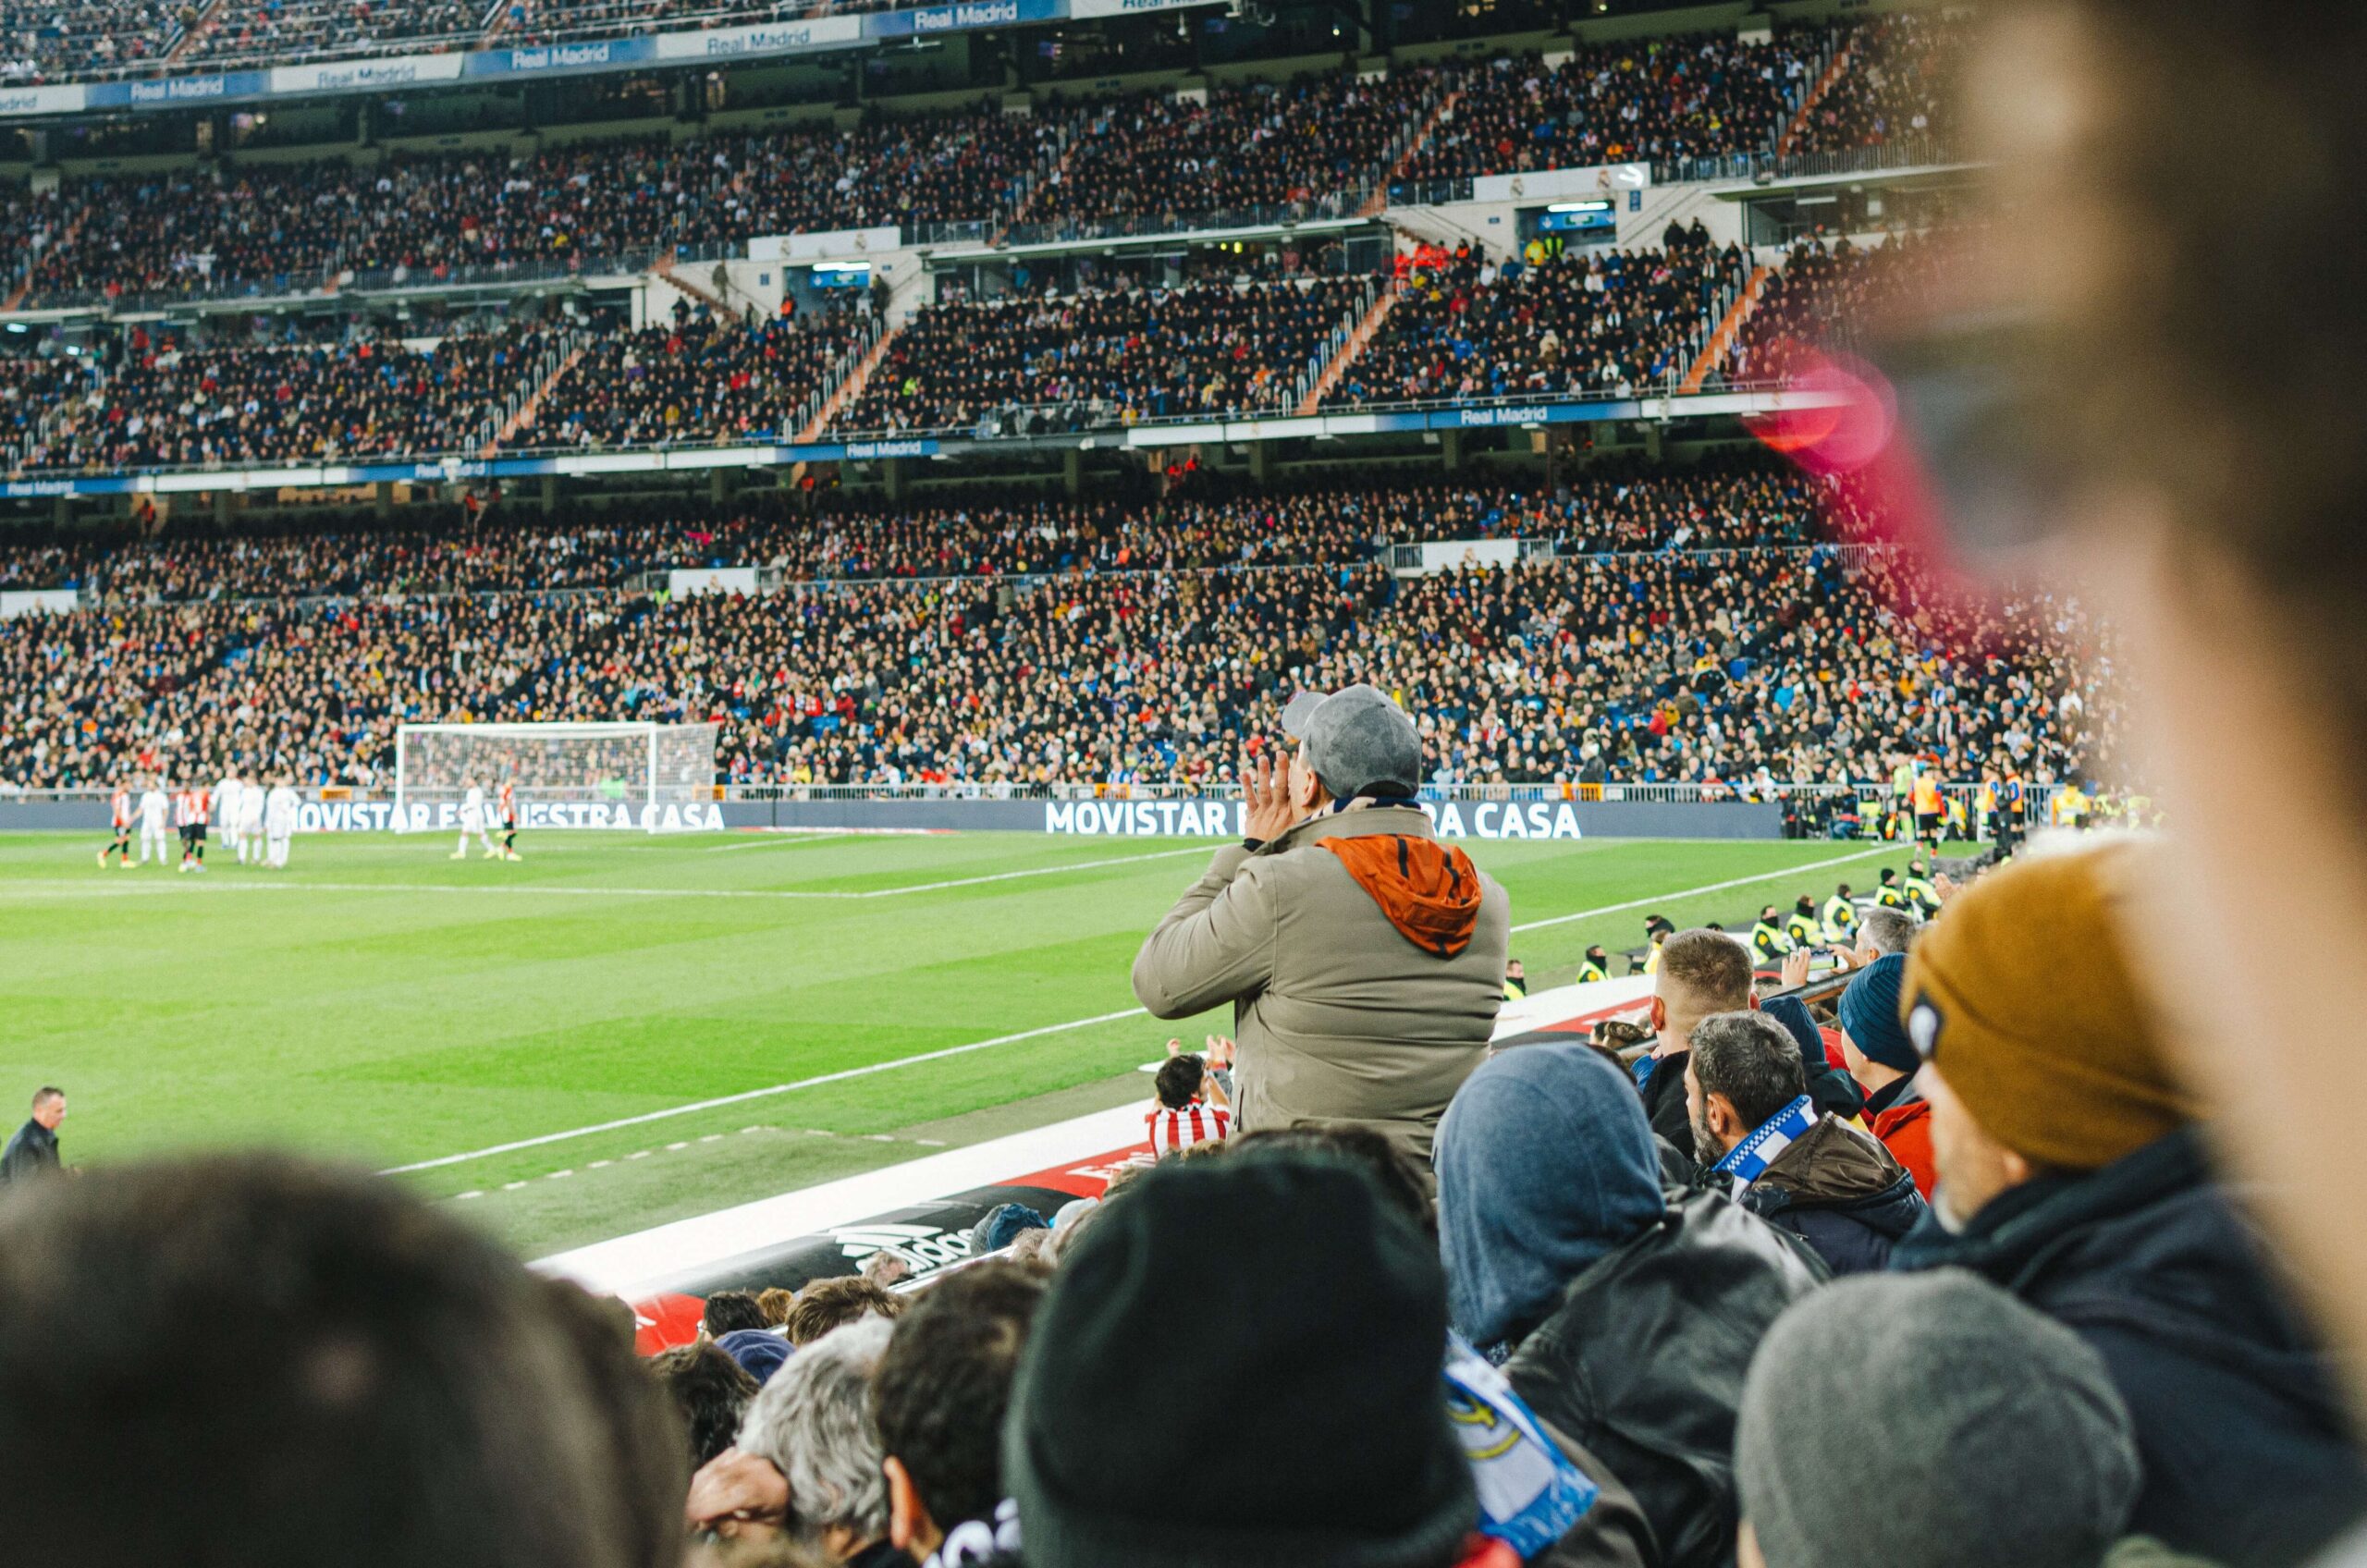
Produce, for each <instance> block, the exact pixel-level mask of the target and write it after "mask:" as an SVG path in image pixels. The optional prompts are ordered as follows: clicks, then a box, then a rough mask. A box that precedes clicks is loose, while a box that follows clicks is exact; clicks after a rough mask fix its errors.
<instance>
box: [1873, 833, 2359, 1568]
mask: <svg viewBox="0 0 2367 1568" xmlns="http://www.w3.org/2000/svg"><path fill="white" fill-rule="evenodd" d="M2140 869H2141V861H2140V852H2139V849H2138V847H2137V846H2131V845H2127V844H2121V845H2116V846H2113V847H2109V848H2103V849H2095V850H2089V851H2079V852H2070V853H2063V854H2057V855H2054V856H2051V857H2048V858H2044V859H2039V860H2024V861H2018V862H2017V863H2016V864H2013V865H2011V866H2009V867H2007V868H2006V869H2005V870H2004V871H2000V872H1996V873H1993V874H1992V875H1991V876H1987V877H1985V878H1983V879H1982V880H1981V881H1980V882H1978V883H1976V884H1974V885H1973V887H1972V888H1969V889H1968V890H1967V891H1966V892H1964V893H1963V894H1961V895H1959V896H1958V897H1957V898H1956V900H1953V901H1952V902H1951V903H1950V905H1949V907H1948V909H1947V911H1946V913H1945V914H1944V917H1943V918H1942V919H1940V920H1939V921H1938V922H1937V923H1936V924H1934V925H1933V926H1932V929H1931V930H1929V931H1928V932H1926V933H1925V934H1924V935H1923V937H1921V939H1919V941H1918V942H1917V943H1916V945H1915V949H1914V951H1913V952H1912V953H1911V954H1910V955H1909V956H1908V958H1907V970H1906V975H1905V982H1904V987H1903V992H1902V995H1903V998H1904V1001H1903V1006H1904V1008H1905V1010H1906V1020H1907V1033H1908V1035H1909V1037H1910V1038H1911V1039H1912V1040H1913V1041H1914V1042H1915V1044H1916V1046H1917V1047H1918V1049H1919V1052H1920V1053H1921V1055H1922V1058H1923V1066H1922V1069H1921V1072H1920V1073H1919V1082H1920V1083H1921V1084H1922V1085H1923V1091H1924V1094H1925V1096H1926V1097H1927V1098H1929V1099H1930V1101H1931V1103H1932V1114H1931V1121H1932V1150H1933V1153H1934V1156H1935V1158H1936V1162H1937V1166H1938V1174H1939V1186H1938V1191H1937V1194H1936V1195H1935V1197H1934V1200H1933V1201H1934V1206H1935V1208H1936V1211H1937V1216H1938V1218H1939V1219H1944V1220H1945V1221H1946V1225H1945V1227H1943V1226H1942V1225H1940V1224H1936V1223H1932V1224H1927V1225H1925V1226H1924V1227H1923V1228H1922V1229H1921V1230H1919V1231H1917V1232H1916V1233H1915V1234H1914V1235H1913V1236H1910V1237H1909V1238H1908V1239H1907V1242H1906V1243H1902V1245H1901V1246H1900V1247H1899V1248H1898V1250H1897V1252H1896V1253H1895V1256H1894V1258H1893V1264H1894V1266H1895V1267H1897V1268H1937V1267H1942V1266H1955V1267H1959V1268H1969V1269H1972V1270H1973V1271H1974V1272H1976V1273H1978V1274H1981V1276H1983V1277H1984V1278H1986V1279H1989V1280H1993V1281H1995V1282H1996V1283H1998V1284H2000V1285H2003V1286H2004V1287H2005V1288H2006V1289H2007V1290H2009V1291H2011V1292H2014V1294H2016V1295H2017V1296H2019V1297H2020V1298H2021V1299H2022V1300H2024V1301H2026V1302H2028V1303H2030V1305H2032V1306H2035V1307H2037V1308H2038V1309H2039V1310H2041V1311H2042V1312H2045V1313H2047V1314H2048V1315H2050V1316H2051V1317H2054V1318H2056V1319H2057V1320H2058V1321H2060V1322H2062V1323H2064V1324H2066V1325H2067V1326H2068V1327H2070V1328H2071V1329H2073V1330H2074V1331H2076V1332H2078V1333H2079V1335H2080V1336H2081V1337H2082V1338H2083V1339H2085V1340H2086V1341H2088V1342H2089V1343H2090V1344H2091V1345H2092V1346H2094V1347H2095V1349H2096V1351H2097V1352H2098V1354H2101V1355H2102V1356H2103V1360H2104V1364H2105V1366H2107V1367H2109V1368H2110V1369H2111V1373H2112V1378H2113V1382H2114V1385H2115V1386H2116V1388H2117V1389H2118V1390H2120V1394H2121V1397H2122V1399H2123V1400H2125V1401H2126V1402H2127V1403H2128V1408H2129V1412H2130V1415H2131V1416H2132V1417H2133V1419H2134V1421H2135V1425H2136V1432H2137V1443H2138V1450H2139V1452H2140V1456H2141V1458H2142V1460H2143V1464H2144V1476H2145V1484H2144V1488H2143V1491H2142V1493H2141V1495H2140V1498H2139V1500H2138V1504H2137V1509H2136V1513H2135V1518H2134V1526H2135V1528H2136V1529H2138V1530H2139V1531H2140V1532H2142V1533H2144V1534H2147V1535H2151V1536H2155V1537H2159V1538H2161V1539H2162V1540H2163V1541H2165V1543H2167V1544H2168V1545H2169V1546H2171V1547H2173V1548H2175V1549H2177V1550H2186V1551H2194V1552H2199V1553H2201V1554H2202V1555H2205V1556H2208V1557H2213V1558H2216V1559H2220V1560H2223V1561H2226V1562H2245V1563H2272V1564H2273V1563H2282V1562H2295V1561H2298V1560H2300V1558H2302V1557H2304V1556H2306V1555H2307V1554H2308V1553H2309V1552H2311V1551H2312V1550H2315V1549H2316V1548H2318V1547H2320V1546H2323V1545H2324V1543H2325V1542H2326V1541H2327V1540H2329V1539H2330V1538H2332V1537H2333V1536H2334V1535H2335V1534H2336V1531H2338V1530H2339V1529H2340V1528H2341V1527H2343V1526H2344V1525H2348V1524H2349V1523H2350V1522H2351V1521H2352V1520H2354V1519H2356V1518H2357V1517H2359V1516H2360V1515H2361V1513H2362V1512H2367V1466H2362V1464H2361V1460H2360V1456H2359V1454H2358V1452H2357V1451H2356V1449H2355V1448H2354V1447H2353V1444H2352V1438H2351V1435H2350V1431H2349V1425H2348V1423H2347V1421H2346V1420H2345V1418H2344V1415H2343V1414H2342V1412H2341V1411H2340V1409H2339V1408H2338V1407H2337V1404H2336V1394H2335V1386H2334V1378H2333V1370H2332V1367H2331V1366H2330V1365H2329V1363H2328V1361H2327V1359H2326V1357H2325V1356H2324V1354H2322V1353H2321V1352H2320V1351H2319V1350H2318V1349H2317V1347H2316V1346H2315V1345H2314V1344H2313V1343H2312V1341H2311V1340H2310V1338H2309V1336H2308V1335H2307V1334H2306V1333H2305V1332H2304V1330H2303V1329H2302V1327H2301V1325H2300V1321H2299V1320H2298V1318H2297V1317H2296V1316H2295V1314H2294V1312H2293V1310H2292V1308H2291V1307H2290V1305H2288V1304H2287V1301H2286V1300H2285V1298H2284V1295H2283V1293H2282V1292H2281V1291H2280V1290H2279V1289H2278V1287H2277V1285H2276V1284H2275V1280H2274V1277H2273V1275H2272V1273H2271V1270H2270V1265H2269V1264H2268V1263H2267V1261H2266V1260H2265V1258H2264V1256H2263V1250H2262V1241H2261V1238H2260V1237H2259V1235H2258V1234H2257V1233H2256V1232H2255V1231H2254V1230H2253V1228H2252V1226H2251V1224H2250V1220H2249V1219H2248V1218H2247V1217H2246V1216H2245V1214H2244V1213H2243V1211H2242V1210H2241V1209H2239V1208H2238V1207H2237V1205H2236V1204H2235V1203H2234V1202H2233V1201H2232V1200H2231V1198H2230V1196H2229V1194H2227V1192H2226V1190H2225V1189H2224V1188H2222V1187H2221V1186H2220V1185H2219V1184H2218V1182H2215V1181H2214V1179H2213V1177H2212V1175H2211V1172H2210V1170H2209V1167H2208V1165H2207V1163H2206V1161H2205V1158H2204V1155H2203V1149H2202V1145H2201V1139H2200V1134H2199V1131H2198V1129H2197V1128H2196V1127H2195V1126H2194V1125H2193V1120H2192V1118H2193V1107H2192V1102H2191V1100H2190V1099H2189V1096H2188V1095H2187V1093H2186V1091H2185V1090H2184V1089H2183V1088H2182V1087H2181V1086H2180V1085H2179V1084H2177V1082H2176V1080H2175V1079H2174V1078H2173V1077H2172V1076H2171V1074H2170V1072H2169V1070H2168V1067H2167V1064H2166V1063H2165V1061H2164V1060H2163V1058H2162V1055H2161V1052H2160V1049H2159V1047H2158V1043H2157V1039H2156V1035H2155V1032H2154V1030H2155V1025H2154V1023H2153V1021H2152V1017H2151V1015H2150V1014H2149V1012H2148V1011H2147V1009H2146V1007H2145V1006H2144V1004H2143V1003H2142V1001H2141V1000H2140V998H2139V997H2138V994H2137V991H2136V987H2135V984H2134V980H2133V977H2132V974H2131V971H2130V969H2129V965H2128V952H2127V948H2126V943H2127V940H2128V938H2127V936H2126V933H2125V929H2124V922H2125V919H2126V906H2127V900H2128V882H2129V879H2130V877H2131V876H2133V875H2135V874H2137V873H2138V872H2139V871H2140Z"/></svg>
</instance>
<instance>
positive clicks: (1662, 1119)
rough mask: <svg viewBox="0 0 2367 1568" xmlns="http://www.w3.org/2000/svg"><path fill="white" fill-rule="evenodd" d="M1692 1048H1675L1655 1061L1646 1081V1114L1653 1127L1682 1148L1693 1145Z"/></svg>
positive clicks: (1656, 1131) (1653, 1129)
mask: <svg viewBox="0 0 2367 1568" xmlns="http://www.w3.org/2000/svg"><path fill="white" fill-rule="evenodd" d="M1692 1056H1693V1053H1692V1052H1691V1051H1671V1052H1670V1053H1669V1054H1668V1055H1666V1056H1664V1057H1662V1058H1661V1059H1660V1060H1657V1061H1654V1062H1653V1063H1652V1075H1651V1077H1650V1078H1649V1079H1647V1080H1645V1082H1644V1086H1643V1087H1644V1114H1645V1116H1647V1117H1649V1118H1650V1120H1651V1123H1652V1131H1653V1132H1655V1133H1659V1134H1660V1135H1661V1136H1662V1137H1663V1138H1666V1139H1667V1140H1668V1141H1669V1142H1670V1143H1672V1144H1674V1145H1676V1146H1677V1147H1678V1148H1679V1149H1689V1148H1691V1147H1692V1146H1693V1113H1692V1112H1691V1111H1690V1110H1688V1109H1686V1105H1685V1064H1686V1061H1688V1060H1691V1059H1692Z"/></svg>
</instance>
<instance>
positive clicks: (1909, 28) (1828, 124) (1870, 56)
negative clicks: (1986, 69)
mask: <svg viewBox="0 0 2367 1568" xmlns="http://www.w3.org/2000/svg"><path fill="white" fill-rule="evenodd" d="M1970 37H1971V24H1970V23H1969V22H1968V21H1966V20H1965V19H1964V18H1962V17H1951V16H1949V15H1948V14H1947V13H1945V12H1924V11H1900V12H1895V13H1893V14H1891V15H1889V16H1886V17H1883V18H1878V19H1876V20H1872V21H1869V22H1867V23H1865V24H1863V26H1862V27H1860V28H1859V29H1858V31H1857V32H1856V33H1855V35H1854V37H1853V38H1852V40H1851V43H1850V51H1851V53H1850V59H1849V67H1848V68H1847V69H1846V70H1845V71H1844V72H1843V73H1842V74H1841V76H1840V77H1839V78H1838V79H1837V80H1834V83H1833V85H1832V86H1830V87H1829V88H1827V89H1826V90H1825V92H1824V94H1823V96H1821V97H1820V98H1819V99H1818V100H1817V101H1816V104H1815V106H1814V107H1813V108H1811V109H1810V110H1809V116H1808V118H1807V120H1806V121H1805V122H1803V123H1802V125H1801V127H1800V129H1799V131H1798V133H1797V135H1796V136H1795V137H1794V138H1793V140H1792V143H1791V150H1792V151H1793V152H1796V153H1838V152H1846V151H1849V150H1851V149H1853V148H1858V147H1882V146H1887V145H1890V144H1892V143H1895V142H1907V141H1928V142H1932V143H1936V144H1938V145H1939V146H1941V147H1942V148H1945V147H1948V146H1951V145H1953V144H1954V143H1955V142H1956V139H1957V133H1958V128H1957V126H1956V116H1955V114H1954V112H1953V108H1952V105H1953V104H1955V103H1956V100H1957V98H1958V97H1959V96H1960V94H1959V92H1958V90H1957V88H1958V79H1959V78H1960V77H1961V75H1962V72H1963V60H1964V55H1965V52H1966V49H1967V46H1968V42H1969V39H1970Z"/></svg>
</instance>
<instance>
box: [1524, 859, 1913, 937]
mask: <svg viewBox="0 0 2367 1568" xmlns="http://www.w3.org/2000/svg"><path fill="white" fill-rule="evenodd" d="M1897 847H1898V846H1896V845H1895V844H1884V845H1883V846H1882V847H1881V848H1880V849H1872V850H1860V851H1858V852H1857V853H1856V854H1853V855H1834V857H1833V858H1832V859H1831V860H1812V861H1809V863H1808V864H1805V865H1787V866H1785V867H1784V869H1783V870H1781V871H1762V872H1760V874H1759V875H1758V876H1736V877H1734V878H1733V879H1731V880H1729V881H1725V882H1705V883H1703V884H1702V885H1701V886H1700V887H1699V888H1680V889H1678V890H1677V891H1676V892H1674V893H1655V894H1653V895H1652V896H1651V897H1650V898H1649V899H1629V900H1627V901H1626V902H1625V903H1624V904H1605V905H1603V906H1602V907H1601V908H1600V909H1582V910H1579V911H1577V912H1576V913H1573V914H1557V915H1554V916H1553V917H1552V918H1551V919H1550V920H1531V921H1528V922H1527V923H1525V924H1523V925H1515V926H1514V927H1513V929H1514V930H1515V931H1541V930H1543V929H1544V928H1545V927H1547V926H1548V925H1568V924H1570V922H1572V921H1574V920H1592V919H1594V918H1595V917H1596V916H1597V915H1604V914H1617V913H1620V912H1621V911H1623V910H1630V909H1642V908H1644V907H1646V906H1647V905H1650V904H1664V903H1670V902H1673V901H1674V900H1678V899H1691V898H1699V896H1701V895H1702V894H1704V893H1723V892H1724V891H1725V890H1726V889H1727V888H1748V887H1749V886H1750V885H1751V884H1752V883H1754V882H1773V881H1776V880H1777V879H1779V878H1781V877H1785V876H1798V875H1799V874H1800V873H1801V872H1803V871H1822V870H1823V869H1824V868H1825V867H1827V866H1831V865H1846V864H1849V863H1850V862H1851V861H1853V860H1870V859H1871V858H1873V857H1874V856H1875V855H1879V854H1888V853H1889V852H1891V851H1893V850H1895V849H1896V848H1897Z"/></svg>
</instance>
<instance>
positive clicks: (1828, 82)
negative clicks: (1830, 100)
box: [1775, 34, 1858, 158]
mask: <svg viewBox="0 0 2367 1568" xmlns="http://www.w3.org/2000/svg"><path fill="white" fill-rule="evenodd" d="M1857 47H1858V40H1857V37H1856V36H1855V35H1854V34H1853V35H1852V36H1850V37H1848V38H1846V39H1844V40H1843V41H1842V43H1841V47H1840V48H1838V49H1835V50H1834V52H1833V63H1832V64H1830V65H1828V66H1826V67H1824V74H1823V75H1822V76H1821V77H1819V78H1817V79H1816V85H1815V86H1813V87H1811V88H1809V91H1808V95H1807V96H1806V97H1804V98H1802V99H1801V100H1800V106H1799V108H1798V110H1797V111H1796V112H1795V113H1794V114H1793V116H1792V123H1791V124H1789V125H1787V126H1785V127H1784V134H1783V135H1781V136H1779V137H1777V138H1776V139H1775V155H1776V156H1777V157H1779V158H1780V157H1782V156H1784V154H1785V153H1789V152H1790V151H1791V150H1792V143H1793V141H1796V140H1797V138H1798V137H1799V134H1800V132H1802V131H1803V130H1806V129H1808V124H1809V116H1810V115H1811V114H1814V113H1815V112H1816V106H1817V105H1818V104H1821V103H1822V102H1824V95H1825V94H1826V93H1828V92H1832V91H1833V84H1834V82H1836V81H1839V80H1841V79H1842V78H1843V77H1845V76H1846V75H1847V74H1848V73H1849V56H1850V55H1851V53H1852V52H1853V51H1855V50H1856V48H1857Z"/></svg>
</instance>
